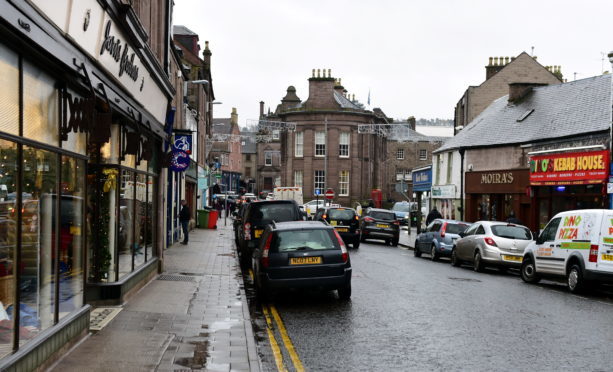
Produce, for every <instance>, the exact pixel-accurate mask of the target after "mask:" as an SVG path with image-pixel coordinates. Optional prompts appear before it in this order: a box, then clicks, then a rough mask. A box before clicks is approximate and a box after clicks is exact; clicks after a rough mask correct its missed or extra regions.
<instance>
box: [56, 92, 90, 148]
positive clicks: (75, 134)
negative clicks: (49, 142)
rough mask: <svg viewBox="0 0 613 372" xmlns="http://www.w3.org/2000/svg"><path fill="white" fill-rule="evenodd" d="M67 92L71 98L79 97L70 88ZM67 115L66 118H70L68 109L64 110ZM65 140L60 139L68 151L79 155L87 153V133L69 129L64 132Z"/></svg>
mask: <svg viewBox="0 0 613 372" xmlns="http://www.w3.org/2000/svg"><path fill="white" fill-rule="evenodd" d="M68 94H70V96H72V99H73V100H74V99H77V98H79V95H78V94H77V93H76V92H74V91H71V90H68ZM66 115H68V117H67V118H66V120H70V117H71V116H70V110H66ZM66 136H67V138H66V140H65V141H62V148H63V149H65V150H68V151H72V152H76V153H78V154H81V155H87V134H86V133H85V132H81V131H78V130H77V131H70V132H68V133H66Z"/></svg>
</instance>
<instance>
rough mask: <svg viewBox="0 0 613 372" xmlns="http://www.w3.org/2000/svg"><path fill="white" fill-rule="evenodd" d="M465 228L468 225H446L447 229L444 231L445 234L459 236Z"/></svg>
mask: <svg viewBox="0 0 613 372" xmlns="http://www.w3.org/2000/svg"><path fill="white" fill-rule="evenodd" d="M467 228H468V225H465V224H463V223H449V224H447V229H446V230H445V232H447V233H448V234H459V233H461V232H463V231H464V230H466V229H467Z"/></svg>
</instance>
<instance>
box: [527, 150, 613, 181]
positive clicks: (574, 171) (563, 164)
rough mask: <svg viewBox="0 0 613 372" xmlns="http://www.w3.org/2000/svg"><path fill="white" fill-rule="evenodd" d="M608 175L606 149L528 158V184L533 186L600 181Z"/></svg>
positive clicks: (607, 153) (607, 154) (607, 152)
mask: <svg viewBox="0 0 613 372" xmlns="http://www.w3.org/2000/svg"><path fill="white" fill-rule="evenodd" d="M608 176H609V151H608V150H605V151H591V152H574V153H564V154H549V155H538V156H533V157H531V158H530V184H531V185H533V186H543V185H573V184H579V185H580V184H590V183H602V182H604V181H605V180H606V179H607V177H608Z"/></svg>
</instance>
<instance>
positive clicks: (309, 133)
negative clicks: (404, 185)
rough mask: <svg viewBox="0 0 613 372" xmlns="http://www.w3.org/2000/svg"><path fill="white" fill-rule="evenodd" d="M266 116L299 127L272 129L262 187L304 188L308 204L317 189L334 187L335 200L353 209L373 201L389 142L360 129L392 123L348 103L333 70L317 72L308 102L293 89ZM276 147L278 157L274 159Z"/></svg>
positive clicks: (261, 149) (261, 150)
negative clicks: (286, 129)
mask: <svg viewBox="0 0 613 372" xmlns="http://www.w3.org/2000/svg"><path fill="white" fill-rule="evenodd" d="M326 72H327V74H326ZM262 116H263V118H264V119H265V120H269V121H282V122H292V123H295V124H296V128H295V131H284V130H281V131H279V132H278V135H277V134H276V133H275V132H274V131H273V138H276V137H277V136H278V138H279V141H278V144H277V142H276V140H274V139H273V141H272V142H270V143H261V144H259V145H258V157H259V159H258V164H259V165H260V164H261V160H262V159H263V160H264V162H265V163H266V162H268V163H269V164H271V165H270V166H268V167H269V168H270V170H271V171H270V172H267V171H268V169H267V166H266V165H264V166H263V167H262V168H264V173H262V172H260V174H259V177H260V179H263V181H264V184H263V185H262V186H259V187H260V189H262V187H264V188H266V187H269V186H272V185H271V184H270V181H271V180H272V181H273V183H274V180H275V178H276V179H277V181H278V183H280V185H283V186H286V185H292V186H302V187H303V190H304V199H305V200H309V199H313V198H315V190H318V191H319V192H320V193H323V192H324V191H325V190H326V189H327V188H331V189H333V190H334V191H335V192H336V195H337V197H336V199H335V201H337V202H338V203H341V204H343V205H353V203H354V202H356V201H363V200H366V199H369V198H370V193H371V190H372V189H374V188H383V186H384V177H383V175H384V173H385V172H384V168H383V160H384V158H385V155H386V141H385V138H384V137H380V136H377V135H374V134H360V133H358V125H359V124H376V123H387V122H388V119H387V118H385V115H382V113H381V114H377V113H375V112H373V111H369V110H366V109H364V107H363V105H361V104H360V103H359V102H357V101H355V100H350V99H349V98H348V97H347V96H346V91H345V89H344V88H343V86H342V85H341V84H340V80H338V81H337V80H336V79H335V78H333V77H332V76H331V72H330V70H324V71H323V76H321V74H320V71H319V70H317V74H316V73H315V70H313V76H312V77H311V78H310V79H309V97H308V99H307V100H306V101H301V100H300V98H299V97H298V96H297V95H296V89H295V88H294V87H291V86H290V87H289V88H288V89H287V94H286V96H285V97H284V98H283V99H282V100H281V104H280V105H279V106H278V107H277V109H276V110H275V112H274V113H272V114H269V115H266V116H264V115H262ZM277 146H278V151H279V152H278V153H279V155H280V156H279V157H278V158H277V157H276V156H274V155H275V151H277V150H276V148H277ZM266 154H269V155H266ZM277 161H278V163H277ZM258 169H260V166H258ZM276 169H278V171H276Z"/></svg>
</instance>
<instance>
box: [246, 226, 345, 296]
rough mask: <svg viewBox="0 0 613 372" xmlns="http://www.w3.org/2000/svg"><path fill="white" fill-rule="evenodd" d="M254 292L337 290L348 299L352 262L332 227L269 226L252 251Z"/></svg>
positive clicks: (264, 294)
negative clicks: (305, 289)
mask: <svg viewBox="0 0 613 372" xmlns="http://www.w3.org/2000/svg"><path fill="white" fill-rule="evenodd" d="M252 265H253V271H254V279H255V286H256V290H257V292H258V294H259V295H261V296H264V297H266V296H270V295H272V294H274V292H275V291H278V290H282V289H293V288H318V289H324V290H337V291H338V297H339V298H340V299H343V300H345V299H349V298H350V297H351V260H350V259H349V252H348V251H347V247H346V246H345V244H344V243H343V239H342V238H341V237H340V235H339V234H338V232H337V231H336V230H335V229H334V227H332V226H330V225H327V224H324V223H322V222H319V221H302V222H281V223H272V224H270V225H268V226H267V227H266V230H265V231H264V233H263V235H262V240H261V242H260V244H259V245H258V247H257V248H256V250H255V251H254V252H253V262H252Z"/></svg>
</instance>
